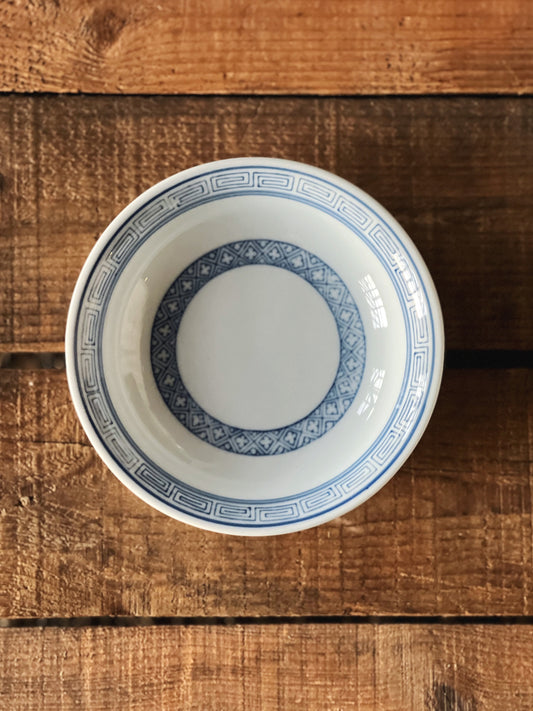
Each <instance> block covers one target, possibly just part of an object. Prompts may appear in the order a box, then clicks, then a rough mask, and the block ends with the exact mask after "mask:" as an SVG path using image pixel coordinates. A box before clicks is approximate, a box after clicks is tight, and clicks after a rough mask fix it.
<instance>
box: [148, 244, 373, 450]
mask: <svg viewBox="0 0 533 711" xmlns="http://www.w3.org/2000/svg"><path fill="white" fill-rule="evenodd" d="M252 264H262V265H268V266H273V267H278V268H280V269H287V270H288V271H291V272H293V273H294V274H296V275H298V276H299V277H301V278H302V279H305V281H307V282H308V283H309V284H311V286H313V287H314V288H315V289H316V290H317V291H318V293H319V294H320V295H321V296H322V298H323V299H324V300H325V301H326V303H327V305H328V306H329V309H330V311H331V313H332V314H333V317H334V318H335V322H336V324H337V329H338V333H339V341H340V358H339V367H338V370H337V374H336V377H335V380H334V382H333V384H332V386H331V388H330V389H329V391H328V393H327V394H326V396H325V397H324V399H323V400H322V402H320V403H319V404H318V406H317V407H316V408H315V409H314V410H313V411H312V412H311V413H310V414H309V415H307V417H304V418H302V419H301V420H299V421H297V422H294V423H292V424H290V425H288V426H286V427H280V428H277V429H269V430H257V429H241V428H238V427H233V426H231V425H228V424H226V423H224V422H221V421H220V420H218V419H217V418H215V417H213V416H212V415H210V414H209V413H208V412H206V411H205V410H204V409H203V408H201V407H200V405H199V404H198V403H197V402H196V401H195V400H194V398H193V397H192V396H191V394H190V393H189V391H188V390H187V388H186V386H185V384H184V382H183V380H182V378H181V375H180V372H179V368H178V360H177V356H176V342H177V334H178V330H179V327H180V323H181V319H182V318H183V315H184V313H185V311H186V309H187V307H188V305H189V304H190V303H191V301H192V299H193V298H194V296H195V295H196V294H197V293H198V291H200V289H201V288H202V287H204V286H205V285H206V284H207V283H208V282H209V281H210V280H211V279H213V278H215V277H217V276H219V275H220V274H223V273H224V272H226V271H228V270H230V269H237V268H239V267H244V266H249V265H252ZM151 363H152V371H153V374H154V378H155V381H156V384H157V388H158V390H159V392H160V393H161V396H162V398H163V400H164V401H165V403H166V404H167V406H168V408H169V409H170V411H171V412H172V414H173V415H174V416H175V417H176V418H177V419H178V421H179V422H181V424H182V425H183V426H184V427H186V428H187V429H188V430H189V431H190V432H192V433H193V434H195V435H196V436H197V437H199V438H200V439H203V440H204V441H206V442H208V443H209V444H211V445H213V446H215V447H218V448H220V449H224V450H226V451H228V452H234V453H236V454H244V455H250V456H269V455H274V454H284V453H286V452H290V451H292V450H295V449H299V448H300V447H304V446H305V445H307V444H310V443H311V442H313V441H315V440H316V439H318V438H320V437H322V436H323V435H324V434H325V433H326V432H328V431H329V430H330V429H331V428H332V427H334V426H335V425H336V424H337V422H338V421H339V420H340V419H341V418H342V416H343V415H344V414H345V412H346V411H347V410H348V408H349V407H350V405H351V404H352V402H353V399H354V398H355V395H356V393H357V390H358V389H359V385H360V383H361V378H362V376H363V370H364V365H365V335H364V330H363V324H362V322H361V318H360V315H359V311H358V310H357V306H356V304H355V301H354V299H353V297H352V295H351V294H350V292H349V291H348V289H347V287H346V285H345V284H344V282H343V281H342V279H341V278H340V277H339V275H338V274H337V273H336V272H335V271H334V270H333V269H331V267H329V266H328V265H327V264H326V263H325V262H323V261H322V260H321V259H319V257H317V256H316V255H315V254H312V253H311V252H308V251H307V250H305V249H302V248H301V247H297V246H296V245H294V244H289V243H288V242H280V241H277V240H241V241H238V242H231V243H229V244H225V245H223V246H222V247H219V248H218V249H215V250H213V251H211V252H209V253H207V254H204V255H203V256H202V257H200V258H199V259H197V260H196V261H195V262H193V263H192V264H191V265H190V266H188V267H187V268H186V269H185V270H184V271H183V272H182V273H181V274H180V275H179V276H178V277H177V279H176V280H175V281H174V282H173V284H172V285H171V286H170V288H169V289H168V291H167V292H166V294H165V296H164V297H163V299H162V301H161V303H160V305H159V308H158V309H157V313H156V316H155V319H154V323H153V326H152V335H151Z"/></svg>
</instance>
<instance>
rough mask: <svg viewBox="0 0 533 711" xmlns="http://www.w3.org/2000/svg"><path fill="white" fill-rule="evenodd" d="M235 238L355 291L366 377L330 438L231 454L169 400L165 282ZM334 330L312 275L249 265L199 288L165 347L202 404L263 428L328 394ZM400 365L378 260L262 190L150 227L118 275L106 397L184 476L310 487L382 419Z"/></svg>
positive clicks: (273, 488)
mask: <svg viewBox="0 0 533 711" xmlns="http://www.w3.org/2000/svg"><path fill="white" fill-rule="evenodd" d="M239 242H240V243H243V249H244V250H246V249H250V246H252V248H253V246H254V245H255V244H256V243H258V242H259V243H261V242H263V243H266V244H268V245H269V247H270V246H272V247H276V245H277V246H278V248H279V249H280V251H281V250H282V249H283V247H284V246H286V245H291V246H293V247H294V248H295V252H296V251H298V248H302V250H303V252H304V254H312V255H315V256H316V257H317V258H318V259H319V260H320V261H321V262H322V263H323V264H326V265H328V267H329V268H330V269H331V270H332V271H334V272H335V273H336V274H337V275H338V276H339V277H340V280H342V282H343V283H344V285H345V286H346V287H347V289H348V290H349V292H350V293H351V294H352V295H353V297H354V301H355V304H356V307H357V310H358V314H359V316H360V321H361V331H362V333H363V338H362V342H361V344H360V345H361V347H362V348H363V350H364V356H363V358H362V362H361V368H360V370H361V379H360V382H359V383H358V387H357V392H356V393H355V398H354V401H353V403H352V404H351V407H350V408H349V410H348V411H347V412H345V413H344V415H343V417H342V418H340V419H339V420H338V421H337V422H335V423H334V427H332V428H331V431H328V432H327V437H319V438H317V439H315V440H313V441H311V442H310V443H309V444H307V445H305V446H301V447H299V448H297V449H294V450H290V449H289V450H287V451H284V452H283V454H282V456H275V455H273V456H275V459H272V456H262V457H258V456H254V453H252V452H250V453H249V454H248V455H247V456H243V455H241V454H240V453H236V452H234V451H227V450H225V449H224V448H222V447H216V446H213V445H212V443H208V442H205V441H203V440H202V439H201V438H200V437H199V436H198V435H197V434H195V433H194V432H191V431H189V430H188V429H187V428H186V427H184V426H183V424H182V423H181V422H180V421H179V419H178V418H177V417H176V415H175V414H174V413H173V412H172V411H171V409H170V408H169V407H168V405H167V403H166V402H165V400H164V398H163V396H162V394H161V392H160V390H159V389H158V385H157V382H156V378H155V377H154V372H153V368H152V361H151V339H152V330H153V325H154V321H155V319H156V314H157V311H158V309H159V307H160V304H161V302H162V301H163V299H164V297H165V294H166V293H167V292H168V290H169V288H170V287H171V285H172V284H173V282H175V280H176V278H177V277H178V276H179V275H180V274H182V273H185V277H184V279H182V281H183V280H184V281H185V284H186V285H187V268H188V267H190V265H191V264H194V263H195V262H196V261H197V260H198V259H199V258H201V257H202V256H203V255H209V254H210V253H211V254H217V250H219V249H220V248H221V247H223V246H225V245H228V244H229V245H236V244H238V243H239ZM258 246H259V248H260V247H261V245H260V244H259V245H258ZM219 254H220V253H219ZM223 258H224V255H223V254H222V259H223ZM200 266H201V263H200ZM318 268H319V269H320V266H319V267H318ZM178 296H180V297H182V296H183V295H182V294H178ZM171 303H172V302H171ZM162 323H163V321H162ZM165 325H167V324H165V323H163V326H162V328H163V329H164V328H165ZM172 336H174V334H172ZM339 340H340V339H339V333H338V328H337V324H336V320H335V316H334V315H333V314H332V311H331V309H330V308H329V307H328V302H327V301H326V300H325V299H324V298H323V297H322V296H321V295H320V293H319V292H318V291H317V290H316V289H315V288H314V287H313V286H312V285H311V284H309V282H307V281H306V280H305V279H304V278H302V277H301V276H299V274H298V273H295V272H292V271H289V270H288V269H284V268H280V267H277V266H273V264H271V263H270V264H257V263H251V264H245V265H244V266H242V267H239V268H233V269H229V270H227V271H223V272H222V273H221V274H218V275H217V276H216V277H215V278H211V279H210V280H209V281H208V282H207V283H206V284H205V285H204V286H203V287H202V288H200V289H199V290H198V291H197V293H196V294H195V296H194V297H193V299H192V301H191V302H190V304H189V305H188V306H187V308H186V309H185V312H184V314H183V318H182V320H181V323H180V326H179V329H178V333H177V338H176V341H175V342H173V340H170V341H169V340H168V339H167V340H166V341H165V343H166V344H167V345H169V346H170V347H168V348H166V350H165V353H168V357H169V359H172V360H174V361H176V360H177V361H178V362H179V371H180V373H182V378H183V380H184V384H185V386H186V388H187V389H188V390H189V392H190V393H191V395H192V397H193V398H194V400H195V401H196V402H197V403H198V404H199V405H200V407H201V409H202V410H204V411H205V412H207V413H209V414H210V415H213V416H214V417H216V418H217V419H218V420H220V421H222V422H224V423H227V424H229V425H230V426H232V427H235V428H237V429H239V430H241V431H242V432H244V433H246V432H247V431H248V430H254V431H255V430H257V431H258V430H263V431H264V432H265V435H266V436H268V432H269V431H271V430H272V429H281V428H284V427H287V426H290V425H291V424H293V423H296V422H298V421H299V420H301V419H302V418H305V417H306V416H308V415H309V414H310V413H312V412H313V411H314V409H315V408H316V407H317V406H318V405H319V404H320V402H321V401H322V400H323V398H324V397H325V396H326V395H327V393H328V390H329V389H330V387H331V385H332V383H333V381H334V378H335V374H336V372H337V370H338V368H339V359H340V344H339ZM344 357H345V358H347V357H349V356H347V355H346V354H345V355H344ZM405 363H406V335H405V328H404V325H403V316H402V310H401V306H400V301H399V298H398V295H397V294H396V293H395V291H394V288H393V286H392V284H391V281H390V278H389V277H388V275H387V273H386V271H385V269H384V267H383V266H382V265H381V264H380V263H379V260H378V259H377V257H376V256H375V255H373V254H372V252H371V250H370V249H369V248H368V247H367V246H366V245H365V244H364V243H363V242H362V241H359V240H354V239H353V234H352V233H351V232H350V231H349V230H348V229H347V228H346V227H345V226H343V225H342V224H341V223H339V222H338V221H336V220H335V219H333V218H332V217H329V216H328V215H325V214H324V213H322V212H320V211H318V210H312V209H309V208H308V207H307V206H305V205H301V204H299V203H297V202H294V201H289V200H286V199H284V198H279V197H270V196H260V197H251V196H246V197H233V198H228V199H225V200H219V201H217V202H214V203H210V204H209V205H208V206H207V209H206V208H205V207H199V208H196V209H193V210H191V211H189V212H187V213H186V214H185V215H183V216H180V217H178V218H176V219H174V220H171V221H170V222H169V223H167V224H166V225H165V226H164V227H163V228H161V229H160V230H158V231H157V232H156V233H155V234H153V235H152V237H151V238H150V239H149V240H148V241H147V242H146V243H145V244H144V245H143V247H142V248H141V249H139V250H138V252H137V253H136V254H135V256H134V257H133V259H131V261H130V262H129V263H128V265H127V266H126V268H125V270H124V272H123V274H122V276H121V278H120V280H119V282H118V283H117V286H116V288H115V289H114V292H113V294H112V297H111V299H110V302H109V307H108V312H107V317H106V320H105V327H104V331H103V364H104V372H105V380H106V382H107V384H108V388H109V395H110V398H111V400H112V402H113V403H114V405H115V409H116V412H117V415H118V417H119V418H120V420H121V421H122V423H123V424H124V426H125V428H126V429H127V430H128V432H129V433H130V434H131V436H132V438H133V439H134V440H135V441H136V442H138V443H140V444H141V446H142V449H143V450H144V452H145V454H146V455H147V456H148V457H149V458H151V459H152V460H153V461H154V462H155V463H157V464H158V465H159V466H160V467H162V468H163V469H165V470H166V471H168V472H169V473H171V474H173V475H175V476H177V477H179V478H180V479H181V480H182V481H184V482H186V483H188V484H190V485H192V486H195V487H198V488H200V489H204V490H207V491H210V492H212V493H216V494H219V495H223V496H228V497H236V498H241V499H248V498H250V499H258V498H268V499H272V498H278V497H283V496H288V495H291V494H295V493H297V492H301V491H304V490H307V489H312V488H313V487H316V486H318V485H320V484H321V483H322V482H324V481H326V480H327V479H329V478H331V477H332V475H333V474H334V473H335V472H339V471H342V470H343V469H344V468H346V467H347V466H349V465H350V463H351V462H353V461H355V460H356V459H357V458H358V457H360V456H361V455H362V454H363V453H364V451H365V449H366V448H367V447H368V445H369V443H370V442H372V441H373V440H374V439H375V438H376V437H377V436H378V434H379V432H380V430H381V429H382V428H383V427H384V425H385V423H386V421H387V419H388V418H389V416H390V411H391V408H392V407H393V406H394V403H395V401H396V399H397V398H398V395H399V393H400V388H401V385H402V380H403V375H404V370H405Z"/></svg>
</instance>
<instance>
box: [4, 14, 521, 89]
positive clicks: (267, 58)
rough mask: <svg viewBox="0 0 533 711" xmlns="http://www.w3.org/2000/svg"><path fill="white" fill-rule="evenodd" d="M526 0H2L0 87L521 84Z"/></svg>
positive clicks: (500, 86) (495, 86)
mask: <svg viewBox="0 0 533 711" xmlns="http://www.w3.org/2000/svg"><path fill="white" fill-rule="evenodd" d="M532 20H533V11H532V7H531V3H530V2H529V1H528V0H505V2H487V1H486V0H469V2H465V3H463V4H462V5H461V6H460V7H459V6H458V5H457V3H455V2H452V0H431V2H427V1H425V2H421V1H420V0H418V1H417V0H403V1H402V2H397V1H396V0H329V1H328V2H327V3H324V2H320V0H312V1H311V2H310V1H309V0H273V1H272V0H271V1H269V2H249V1H248V0H232V1H231V2H229V1H228V0H209V1H207V0H197V1H196V2H185V0H181V1H180V2H175V1H174V0H157V2H156V1H155V0H149V1H148V2H143V3H133V4H132V3H130V2H128V0H114V2H113V3H101V2H98V3H96V2H86V1H82V0H69V2H61V3H59V2H55V1H54V2H52V1H50V2H31V1H30V0H21V1H19V2H3V3H2V5H1V6H0V37H1V38H2V51H1V52H0V90H1V91H21V92H35V91H37V92H42V91H48V92H96V93H112V94H120V93H129V94H177V93H195V94H202V93H203V94H218V93H292V94H300V93H313V94H315V93H316V94H387V93H401V94H405V93H413V94H423V93H448V92H454V93H456V92H470V93H473V92H475V93H482V92H512V93H514V92H516V93H524V92H531V91H532V90H533V53H532V52H531V47H532V45H533V22H532Z"/></svg>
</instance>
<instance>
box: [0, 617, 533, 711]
mask: <svg viewBox="0 0 533 711" xmlns="http://www.w3.org/2000/svg"><path fill="white" fill-rule="evenodd" d="M532 665H533V628H532V627H531V626H530V625H526V626H518V625H510V626H497V625H466V626H464V625H445V626H442V625H440V626H439V625H433V626H431V625H427V624H424V625H404V624H401V625H368V624H366V625H365V624H363V625H357V624H324V625H316V624H306V625H300V624H291V625H263V626H261V625H246V626H241V625H236V626H231V627H224V626H200V627H198V626H193V627H181V626H177V627H172V626H171V627H136V628H127V627H122V628H112V627H111V628H110V627H100V628H85V629H57V628H55V629H54V628H48V629H4V630H0V705H2V708H6V709H7V708H9V710H10V711H18V710H19V709H20V710H22V709H24V711H49V710H50V711H51V710H52V709H58V708H61V709H64V710H65V711H66V710H67V709H75V708H84V709H91V710H92V711H98V710H101V711H108V709H110V708H117V704H118V705H119V707H120V708H121V709H142V711H148V710H149V709H154V711H156V710H157V711H165V710H166V709H168V710H170V709H172V710H174V709H190V710H191V711H194V710H198V711H224V710H225V709H228V711H229V710H231V711H239V710H240V709H242V711H254V710H256V711H271V710H274V709H276V710H278V709H279V710H280V711H281V710H282V709H296V708H302V709H306V710H308V711H319V710H321V709H328V711H335V710H336V709H342V710H343V711H371V710H372V709H376V711H398V709H410V711H453V710H459V711H478V710H480V709H483V711H491V710H493V711H530V709H531V708H532V706H533V677H532V675H531V668H532Z"/></svg>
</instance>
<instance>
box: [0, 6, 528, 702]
mask: <svg viewBox="0 0 533 711" xmlns="http://www.w3.org/2000/svg"><path fill="white" fill-rule="evenodd" d="M0 50H1V51H0V91H1V93H0V363H1V364H2V365H3V367H2V368H1V369H0V463H1V472H0V618H2V619H1V621H0V709H2V710H3V709H6V710H9V711H12V710H14V711H16V710H18V709H39V710H41V709H46V710H48V709H71V708H88V709H106V710H107V709H110V708H117V709H130V708H131V709H176V708H180V709H201V710H202V711H206V710H208V709H213V710H215V709H216V710H217V711H218V710H219V709H243V710H245V709H246V710H248V709H261V710H262V709H266V710H268V709H294V708H303V709H309V710H314V709H320V710H322V709H326V710H328V711H329V710H330V709H331V710H339V711H340V710H341V709H342V710H347V709H361V711H363V710H364V711H367V710H368V709H391V710H401V709H424V710H429V711H444V710H452V709H456V710H457V711H480V710H481V709H495V711H507V709H508V710H509V711H516V710H518V709H524V710H528V711H529V710H530V709H531V708H533V519H532V506H533V496H532V477H533V467H532V460H533V434H532V433H533V404H532V403H533V398H532V371H531V365H532V362H533V359H532V358H531V356H532V353H533V326H532V319H531V310H532V304H533V278H532V267H533V200H532V194H533V96H532V95H531V94H532V92H533V5H531V3H530V2H529V0H502V1H500V2H495V1H493V0H470V2H463V3H458V2H455V1H454V0H432V1H431V2H430V1H429V0H428V1H426V0H418V2H414V0H395V1H394V0H372V2H370V0H360V1H359V2H356V0H329V2H327V3H326V2H320V1H319V0H307V1H305V2H304V0H263V2H250V1H249V0H248V1H247V2H244V0H232V1H231V2H230V0H211V1H210V2H209V1H207V0H197V2H194V3H193V2H187V0H176V1H174V2H171V0H158V2H153V0H147V1H146V2H143V3H130V2H126V0H115V1H114V2H110V1H106V2H96V1H88V0H39V1H37V0H35V1H32V2H30V0H26V1H23V0H4V1H3V2H0ZM122 94H126V95H124V96H123V95H122ZM237 155H265V156H278V157H283V158H291V159H295V160H301V161H305V162H308V163H311V164H313V165H317V166H320V167H322V168H326V169H328V170H331V171H333V172H335V173H337V174H339V175H341V176H342V177H344V178H347V179H348V180H350V181H352V182H354V183H356V184H357V185H359V186H360V187H362V188H363V189H365V190H367V191H368V192H369V193H371V194H372V195H373V196H374V197H376V198H377V199H378V200H380V201H381V202H382V203H383V204H384V205H385V206H386V207H387V208H388V209H389V210H390V211H391V212H392V213H393V214H394V215H395V216H396V217H397V218H398V219H399V220H400V222H401V223H402V224H403V225H404V227H405V228H406V229H407V231H408V232H409V233H410V235H411V236H412V238H413V240H414V241H415V243H416V245H417V247H418V248H419V249H420V251H421V253H422V255H423V257H424V259H425V260H426V262H427V264H428V266H429V268H430V270H431V271H432V274H433V275H434V278H435V282H436V285H437V288H438V291H439V294H440V297H441V301H442V306H443V311H444V318H445V327H446V338H447V347H448V352H447V368H446V371H445V375H444V380H443V386H442V392H441V396H440V399H439V402H438V405H437V408H436V411H435V414H434V417H433V419H432V421H431V423H430V425H429V428H428V430H427V432H426V434H425V435H424V437H423V439H422V441H421V443H420V444H419V446H418V447H417V449H416V451H415V453H414V454H413V455H412V456H411V458H410V459H409V460H408V462H407V463H406V464H405V466H404V467H403V468H402V470H401V471H400V472H399V473H398V474H397V475H396V477H395V478H394V479H393V480H392V481H391V482H390V483H389V484H388V485H387V486H386V487H385V488H384V489H382V490H381V491H380V492H379V493H378V494H377V495H376V496H375V497H373V498H372V499H371V500H370V501H368V502H367V503H365V504H364V505H363V506H361V507H360V508H358V509H356V510H355V511H353V512H352V513H350V514H348V515H346V516H344V517H342V518H340V519H337V520H335V521H332V522H330V523H328V524H325V525H323V526H321V527H319V528H316V529H311V530H309V531H304V532H301V533H295V534H291V535H287V536H281V537H276V538H257V539H247V538H234V537H228V536H222V535H217V534H212V533H208V532H204V531H200V530H197V529H194V528H191V527H188V526H185V525H183V524H180V523H178V522H176V521H173V520H171V519H168V518H166V517H164V516H163V515H162V514H159V513H157V512H156V511H154V510H152V509H151V508H149V507H148V506H146V505H145V504H143V503H142V502H141V501H139V500H138V499H136V498H135V497H134V496H133V495H132V494H130V493H129V492H128V491H127V490H126V489H125V488H124V487H123V486H122V485H120V484H119V483H118V481H117V480H116V479H115V478H114V477H113V476H112V475H111V474H110V472H108V471H107V470H106V468H105V467H104V466H103V465H102V464H101V463H100V461H99V459H98V457H97V456H96V454H95V453H94V451H93V449H92V447H91V446H90V445H89V443H88V441H87V439H86V437H85V435H84V433H83V431H82V429H81V427H80V425H79V423H78V421H77V419H76V416H75V413H74V411H73V407H72V405H71V403H70V399H69V395H68V390H67V385H66V378H65V372H64V369H63V358H62V352H63V348H64V342H63V333H64V327H65V318H66V312H67V308H68V302H69V299H70V295H71V292H72V288H73V285H74V282H75V279H76V277H77V274H78V272H79V270H80V268H81V266H82V264H83V262H84V260H85V258H86V256H87V254H88V252H89V250H90V248H91V247H92V245H93V244H94V241H95V240H96V239H97V237H98V235H99V234H100V233H101V231H102V230H103V229H104V227H105V226H106V225H107V223H108V222H109V221H110V220H111V219H112V217H114V216H115V215H116V214H117V213H118V212H119V211H120V209H121V208H122V207H124V206H125V205H126V204H127V203H128V202H129V201H130V200H131V199H133V198H134V197H135V196H136V195H137V194H139V192H141V191H142V190H144V189H145V188H147V187H148V186H149V185H151V184H153V183H154V182H156V181H158V180H160V179H162V178H164V177H166V176H167V175H170V174H172V173H174V172H176V171H178V170H180V169H182V168H185V167H188V166H191V165H194V164H197V163H200V162H204V161H209V160H215V159H219V158H225V157H230V156H237Z"/></svg>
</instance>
